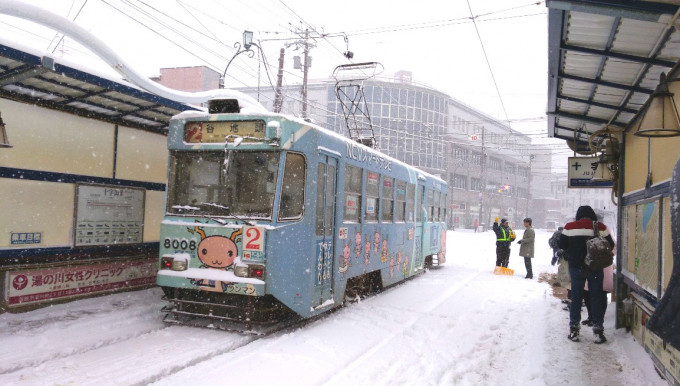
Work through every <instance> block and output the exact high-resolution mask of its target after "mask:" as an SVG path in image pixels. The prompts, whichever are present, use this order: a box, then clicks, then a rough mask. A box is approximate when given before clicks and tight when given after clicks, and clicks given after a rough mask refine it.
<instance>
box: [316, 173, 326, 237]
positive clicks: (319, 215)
mask: <svg viewBox="0 0 680 386" xmlns="http://www.w3.org/2000/svg"><path fill="white" fill-rule="evenodd" d="M325 168H326V164H324V163H323V162H319V166H318V169H317V172H316V234H317V235H323V233H324V232H323V211H324V205H323V197H324V185H323V181H325V180H326V178H325V177H326V176H325V174H326V171H325Z"/></svg>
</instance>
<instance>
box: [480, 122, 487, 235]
mask: <svg viewBox="0 0 680 386" xmlns="http://www.w3.org/2000/svg"><path fill="white" fill-rule="evenodd" d="M481 162H482V175H481V177H482V191H481V192H479V216H478V217H479V225H480V226H481V225H482V215H483V213H484V198H485V196H486V170H485V169H486V149H485V148H484V126H482V155H481ZM487 226H488V224H487Z"/></svg>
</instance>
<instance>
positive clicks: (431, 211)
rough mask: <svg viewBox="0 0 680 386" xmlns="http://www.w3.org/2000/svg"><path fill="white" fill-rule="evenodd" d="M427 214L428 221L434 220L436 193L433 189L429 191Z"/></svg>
mask: <svg viewBox="0 0 680 386" xmlns="http://www.w3.org/2000/svg"><path fill="white" fill-rule="evenodd" d="M427 214H428V220H429V221H433V220H434V192H433V191H432V189H428V190H427Z"/></svg>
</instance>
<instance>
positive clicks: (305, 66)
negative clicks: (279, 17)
mask: <svg viewBox="0 0 680 386" xmlns="http://www.w3.org/2000/svg"><path fill="white" fill-rule="evenodd" d="M312 32H313V33H316V31H312ZM294 33H295V34H296V35H298V36H300V39H298V40H297V41H295V42H292V43H288V44H286V47H290V46H292V45H294V46H295V47H296V48H295V49H298V48H300V46H302V48H303V56H302V60H300V57H299V56H295V57H293V68H295V69H296V70H298V69H302V72H303V77H302V92H301V93H300V94H301V95H302V114H301V115H302V118H307V79H308V77H309V67H311V66H312V57H311V56H309V49H310V48H314V47H316V46H315V44H314V43H313V41H314V37H311V38H310V36H309V35H310V31H309V29H305V32H304V35H303V32H302V31H301V30H300V29H296V30H295V31H294ZM316 36H318V33H316V35H315V37H316ZM309 39H312V42H311V43H310V42H309Z"/></svg>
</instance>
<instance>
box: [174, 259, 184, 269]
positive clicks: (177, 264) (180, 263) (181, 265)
mask: <svg viewBox="0 0 680 386" xmlns="http://www.w3.org/2000/svg"><path fill="white" fill-rule="evenodd" d="M172 270H173V271H186V270H187V261H186V260H177V259H175V260H173V261H172Z"/></svg>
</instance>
